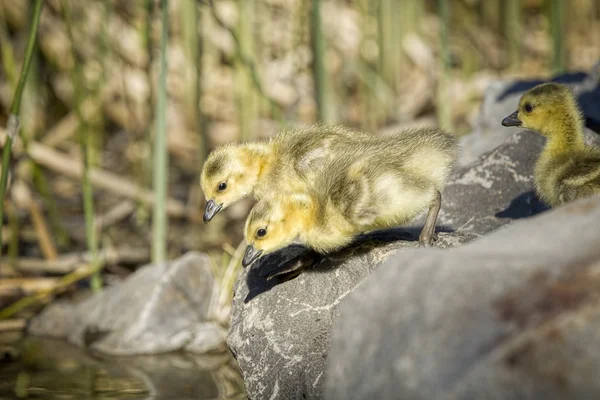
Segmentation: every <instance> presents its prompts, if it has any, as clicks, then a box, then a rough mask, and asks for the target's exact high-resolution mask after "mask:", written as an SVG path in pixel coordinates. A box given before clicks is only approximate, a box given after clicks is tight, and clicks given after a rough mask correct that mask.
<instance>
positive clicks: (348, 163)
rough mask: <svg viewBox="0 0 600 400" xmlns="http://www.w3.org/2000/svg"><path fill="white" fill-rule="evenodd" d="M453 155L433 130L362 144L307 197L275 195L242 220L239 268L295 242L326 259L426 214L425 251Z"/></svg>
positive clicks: (333, 162) (446, 138)
mask: <svg viewBox="0 0 600 400" xmlns="http://www.w3.org/2000/svg"><path fill="white" fill-rule="evenodd" d="M456 155H457V142H456V139H455V137H454V135H452V134H449V133H447V132H444V131H442V130H439V129H435V128H424V129H417V130H409V131H404V132H401V133H400V134H396V135H388V136H381V137H373V138H371V140H367V141H363V142H360V143H359V144H358V145H356V146H353V147H352V149H351V151H347V152H346V153H344V154H343V155H340V156H339V157H336V158H331V159H328V160H327V161H326V162H325V164H324V166H323V170H322V172H321V173H320V174H318V176H317V177H316V179H315V181H314V184H313V185H311V186H310V187H309V188H308V190H307V191H305V192H296V193H276V194H272V195H270V196H268V197H266V198H264V199H262V200H260V201H259V202H258V203H257V204H256V205H255V206H254V208H253V209H252V210H251V211H250V215H249V216H248V219H247V220H246V226H245V230H244V235H245V238H246V242H247V243H248V247H247V249H246V252H245V254H244V257H243V260H242V265H244V266H248V265H250V264H252V263H253V262H254V261H255V260H257V259H258V258H259V257H260V256H261V255H264V254H267V253H270V252H273V251H275V250H277V249H280V248H282V247H285V246H287V245H289V244H291V243H293V242H294V241H296V240H297V239H298V240H299V241H300V242H301V244H303V245H305V246H306V247H308V248H309V249H312V250H313V251H314V252H316V253H317V254H320V255H324V254H327V253H330V252H333V251H335V250H338V249H340V248H343V247H345V246H346V245H348V244H349V243H350V242H351V241H352V240H353V239H354V238H355V237H356V236H357V235H359V234H362V233H366V232H370V231H374V230H379V229H384V228H390V227H394V226H398V225H401V224H403V223H406V222H408V221H410V220H412V219H413V218H414V217H416V216H417V215H418V214H420V213H421V212H423V211H425V210H426V209H427V208H429V212H428V214H427V218H426V222H425V225H424V226H423V229H422V231H421V234H420V236H419V242H420V244H421V245H422V246H430V245H431V244H432V242H433V236H434V233H435V224H436V220H437V215H438V212H439V210H440V206H441V190H442V188H443V187H444V184H445V181H446V179H447V177H448V175H449V173H450V171H451V169H452V166H453V163H454V161H455V159H456Z"/></svg>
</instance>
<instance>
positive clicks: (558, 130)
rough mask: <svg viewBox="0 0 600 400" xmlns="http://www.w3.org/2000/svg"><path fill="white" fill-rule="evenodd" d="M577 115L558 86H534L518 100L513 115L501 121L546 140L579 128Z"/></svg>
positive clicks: (567, 93)
mask: <svg viewBox="0 0 600 400" xmlns="http://www.w3.org/2000/svg"><path fill="white" fill-rule="evenodd" d="M581 122H582V121H581V113H580V111H579V108H578V107H577V101H576V100H575V97H574V96H573V93H572V92H571V90H570V89H569V88H568V87H567V86H565V85H561V84H559V83H553V82H552V83H544V84H541V85H538V86H536V87H534V88H532V89H530V90H528V91H527V92H525V93H524V94H523V96H521V100H520V101H519V106H518V108H517V111H515V112H513V113H512V114H510V115H509V116H508V117H506V118H504V119H503V120H502V125H504V126H521V127H523V128H527V129H531V130H534V131H536V132H539V133H540V134H542V135H544V136H548V137H552V136H557V135H561V134H565V133H566V132H568V131H570V130H571V128H572V127H571V126H572V125H573V124H575V125H576V126H575V127H574V128H576V127H577V125H578V124H581Z"/></svg>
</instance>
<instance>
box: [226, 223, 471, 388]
mask: <svg viewBox="0 0 600 400" xmlns="http://www.w3.org/2000/svg"><path fill="white" fill-rule="evenodd" d="M409 236H410V235H407V234H406V233H403V232H401V231H398V230H394V231H382V232H377V233H374V234H371V235H368V236H364V237H362V238H360V239H359V240H358V243H357V244H356V245H355V246H352V247H351V248H348V249H345V250H342V251H340V252H339V253H336V254H335V255H332V256H330V257H329V258H328V259H325V260H322V261H321V262H320V263H318V264H317V265H316V266H314V267H313V268H311V269H309V270H307V271H305V272H303V273H302V274H300V276H298V277H297V278H296V279H292V280H288V281H285V282H282V281H279V280H277V279H276V278H275V279H273V280H272V281H266V279H265V278H264V276H265V273H267V272H269V271H272V270H273V269H276V268H278V266H279V265H280V264H281V262H282V261H283V260H285V259H289V257H293V256H297V255H298V254H301V253H302V251H303V248H302V247H300V246H290V247H288V248H286V249H284V250H283V251H280V252H278V253H274V254H273V255H271V256H270V257H266V258H265V259H264V260H263V261H262V262H261V263H260V264H257V265H253V266H252V267H251V268H248V269H247V270H245V271H244V273H243V274H242V276H241V277H240V278H239V279H238V281H237V283H236V286H235V293H234V299H233V307H232V316H231V327H230V329H229V335H228V344H229V347H230V349H231V351H232V352H233V354H234V356H235V357H236V358H237V361H238V362H239V365H240V368H241V370H242V373H243V375H244V381H245V384H246V390H247V393H248V397H249V398H250V399H255V400H260V399H286V400H288V399H289V400H292V399H318V398H321V396H322V393H323V383H324V380H325V376H324V373H325V357H326V355H327V348H328V344H329V335H330V329H331V324H332V320H333V318H334V317H335V316H336V315H337V309H338V306H339V304H340V303H341V302H342V301H343V300H344V298H345V297H346V296H348V294H350V293H351V292H352V291H353V290H354V288H355V287H356V285H358V284H359V283H360V282H361V281H362V280H363V278H364V277H365V276H367V275H368V274H369V273H370V272H371V271H372V270H373V269H375V268H377V266H378V265H380V264H381V263H382V262H384V261H385V260H386V259H387V258H388V257H390V256H391V255H393V254H396V253H399V252H401V251H402V250H404V249H406V248H412V247H416V246H417V242H416V241H415V240H413V241H407V240H398V239H407V238H408V237H409ZM474 237H475V236H474V235H470V234H459V233H450V234H447V233H442V234H440V235H439V238H438V241H437V243H436V245H437V246H439V247H443V248H445V247H454V246H457V245H459V244H461V243H464V242H466V241H469V240H471V239H473V238H474ZM394 240H397V241H394Z"/></svg>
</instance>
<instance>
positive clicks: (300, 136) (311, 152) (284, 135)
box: [200, 125, 372, 223]
mask: <svg viewBox="0 0 600 400" xmlns="http://www.w3.org/2000/svg"><path fill="white" fill-rule="evenodd" d="M370 137H372V135H369V134H367V133H363V132H357V131H351V130H348V129H345V128H343V127H341V126H333V125H330V126H327V125H325V126H321V125H314V126H311V127H308V128H303V129H293V130H286V131H283V132H281V133H279V134H277V135H276V136H275V137H273V138H271V139H270V140H268V141H262V142H250V143H242V144H228V145H225V146H221V147H219V148H217V149H215V150H214V151H212V152H211V153H210V155H209V156H208V159H207V160H206V162H205V163H204V167H203V169H202V174H201V177H200V184H201V186H202V191H203V192H204V194H205V196H206V201H207V202H206V208H205V211H204V218H203V219H204V222H205V223H206V222H209V221H210V220H211V219H212V218H213V217H214V216H215V215H216V214H217V213H218V212H219V211H221V210H224V209H225V208H227V207H228V206H229V205H231V204H233V203H235V202H236V201H238V200H240V199H241V198H243V197H245V196H247V195H252V196H254V197H255V198H256V199H260V198H262V197H263V196H265V195H266V194H267V193H269V192H271V191H277V192H282V191H290V192H304V191H305V186H306V185H307V184H308V183H310V181H311V179H313V177H314V174H315V173H317V172H318V171H319V170H320V167H321V166H322V163H323V161H324V160H325V159H326V158H327V157H329V156H335V155H336V154H338V153H340V152H345V151H346V149H347V146H352V145H353V144H355V143H356V141H358V140H363V139H365V138H370Z"/></svg>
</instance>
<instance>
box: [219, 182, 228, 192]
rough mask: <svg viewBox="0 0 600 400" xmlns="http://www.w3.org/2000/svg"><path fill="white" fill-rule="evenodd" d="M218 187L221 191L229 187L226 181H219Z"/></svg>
mask: <svg viewBox="0 0 600 400" xmlns="http://www.w3.org/2000/svg"><path fill="white" fill-rule="evenodd" d="M218 189H219V192H222V191H223V190H225V189H227V183H225V182H221V183H219V187H218Z"/></svg>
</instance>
